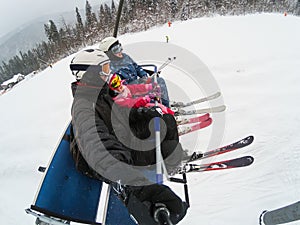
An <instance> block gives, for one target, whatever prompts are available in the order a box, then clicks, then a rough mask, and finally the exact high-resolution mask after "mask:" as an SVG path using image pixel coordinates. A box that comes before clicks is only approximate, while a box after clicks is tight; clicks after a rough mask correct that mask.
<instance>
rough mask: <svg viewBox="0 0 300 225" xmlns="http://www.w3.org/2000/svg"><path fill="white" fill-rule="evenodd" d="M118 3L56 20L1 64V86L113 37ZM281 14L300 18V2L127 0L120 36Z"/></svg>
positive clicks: (273, 0)
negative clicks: (183, 23) (207, 20)
mask: <svg viewBox="0 0 300 225" xmlns="http://www.w3.org/2000/svg"><path fill="white" fill-rule="evenodd" d="M117 11H118V4H117V3H116V2H115V1H114V0H112V1H111V3H110V4H106V3H104V4H101V5H100V7H99V8H97V9H93V8H92V6H91V5H90V3H89V2H88V0H87V1H86V5H85V15H84V18H85V19H84V20H83V17H82V15H80V12H79V9H78V8H76V9H75V14H76V22H75V24H67V23H66V22H65V21H64V20H62V26H60V28H58V26H57V24H55V23H54V22H53V20H49V22H48V23H47V24H44V30H45V33H46V36H47V38H48V40H47V41H43V42H41V43H37V45H36V47H35V48H33V49H31V50H29V51H27V52H19V54H18V55H15V56H14V57H13V58H11V59H10V60H8V61H7V62H2V65H0V83H2V82H3V81H5V80H8V79H10V78H11V77H12V76H13V75H14V74H18V73H21V74H24V75H26V74H29V73H31V72H33V71H37V70H42V69H44V68H46V67H47V66H49V65H51V64H52V63H54V62H56V61H58V60H60V59H62V58H64V57H66V56H68V55H70V54H72V53H74V52H77V51H78V50H80V49H81V48H83V47H85V46H87V45H91V44H94V43H96V42H98V41H100V40H101V39H103V38H104V37H107V36H112V35H113V29H114V26H115V20H116V16H117ZM263 12H279V13H284V12H286V13H289V14H294V15H297V16H299V15H300V0H124V5H123V9H122V15H121V20H120V24H119V31H118V34H119V35H121V34H124V33H129V32H138V31H143V30H147V29H149V28H151V27H153V26H159V25H162V24H165V23H167V22H168V21H180V20H188V19H192V18H199V17H211V16H215V15H245V14H251V13H263Z"/></svg>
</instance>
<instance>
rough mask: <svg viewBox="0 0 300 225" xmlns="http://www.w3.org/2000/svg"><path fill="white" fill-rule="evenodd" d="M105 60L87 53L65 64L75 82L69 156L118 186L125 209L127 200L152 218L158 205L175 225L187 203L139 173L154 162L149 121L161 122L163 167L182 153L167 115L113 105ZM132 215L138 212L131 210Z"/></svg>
mask: <svg viewBox="0 0 300 225" xmlns="http://www.w3.org/2000/svg"><path fill="white" fill-rule="evenodd" d="M109 62H110V61H109V58H108V57H107V56H106V54H105V53H103V52H102V51H100V50H98V49H89V50H84V51H81V52H80V53H78V54H77V55H76V56H75V57H74V58H73V60H72V62H71V64H70V68H71V70H72V73H73V74H74V75H75V76H76V79H77V82H74V83H73V84H72V89H73V94H74V101H73V105H72V111H71V112H72V126H73V133H74V137H75V139H74V140H75V142H76V146H77V147H76V148H75V147H74V146H75V145H71V146H73V147H72V148H71V152H72V154H73V155H74V152H75V151H76V150H78V152H77V154H80V156H81V157H82V159H83V160H84V161H85V163H86V164H87V165H88V167H89V168H90V169H91V170H92V171H94V173H95V174H96V176H95V177H97V178H98V179H101V180H103V181H105V182H107V183H109V184H111V185H112V186H114V187H116V186H118V187H120V186H121V187H122V188H121V189H122V190H125V191H124V192H122V193H125V195H124V194H123V195H122V198H123V201H124V203H125V205H127V206H128V205H131V206H132V204H130V202H132V199H138V200H139V202H141V203H142V204H143V206H145V207H146V208H147V210H149V213H150V215H152V216H153V215H155V213H154V214H153V212H154V211H153V210H154V209H155V207H156V206H157V205H161V204H162V205H164V206H165V207H166V208H167V210H168V211H169V212H170V218H171V220H172V222H173V223H174V224H176V223H178V222H179V221H180V220H181V219H182V218H183V217H184V216H185V214H186V210H187V205H186V204H185V203H184V202H183V201H182V200H181V199H180V198H179V197H178V196H177V195H176V194H175V193H174V192H173V191H172V190H171V189H170V188H169V187H167V186H165V185H159V184H155V183H153V182H152V181H150V180H149V179H148V178H147V177H146V176H145V173H144V171H145V170H149V169H153V168H155V163H156V162H155V161H156V158H155V141H154V136H153V135H154V132H153V130H154V128H153V118H154V117H160V118H161V119H160V121H161V140H162V143H161V149H162V156H163V158H164V162H165V164H166V167H167V169H168V170H172V169H174V168H176V167H177V166H178V165H179V164H180V162H181V157H182V155H183V150H182V147H181V145H180V143H179V139H178V131H177V126H176V121H175V119H174V117H173V116H172V115H168V114H166V115H162V114H161V112H160V109H159V108H156V107H152V108H127V107H121V106H119V105H117V104H114V101H113V98H112V95H113V93H112V92H111V90H110V89H109V87H108V85H107V79H108V75H109V74H110V69H109ZM77 159H78V157H77ZM75 161H76V159H75ZM120 195H121V194H120ZM133 205H135V204H133ZM129 211H130V212H132V207H130V210H129ZM138 212H139V209H136V210H134V213H138ZM137 217H138V216H137ZM139 222H140V224H147V223H144V222H145V221H139Z"/></svg>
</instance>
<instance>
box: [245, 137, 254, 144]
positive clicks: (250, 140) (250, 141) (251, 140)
mask: <svg viewBox="0 0 300 225" xmlns="http://www.w3.org/2000/svg"><path fill="white" fill-rule="evenodd" d="M247 141H248V143H249V144H251V143H252V142H253V141H254V136H253V135H249V136H248V137H247Z"/></svg>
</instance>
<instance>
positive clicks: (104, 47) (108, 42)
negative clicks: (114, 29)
mask: <svg viewBox="0 0 300 225" xmlns="http://www.w3.org/2000/svg"><path fill="white" fill-rule="evenodd" d="M115 43H117V44H118V43H119V41H118V39H117V38H115V37H106V38H104V39H103V40H102V41H101V42H100V44H99V49H100V50H101V51H103V52H108V51H109V50H110V48H111V46H112V45H114V44H115Z"/></svg>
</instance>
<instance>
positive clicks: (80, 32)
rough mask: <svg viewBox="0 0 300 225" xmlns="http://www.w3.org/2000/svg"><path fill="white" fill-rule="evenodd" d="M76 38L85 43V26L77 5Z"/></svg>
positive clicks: (78, 41)
mask: <svg viewBox="0 0 300 225" xmlns="http://www.w3.org/2000/svg"><path fill="white" fill-rule="evenodd" d="M76 20H77V23H76V39H77V43H78V44H79V43H84V26H83V22H82V19H81V15H80V13H79V9H78V8H77V7H76Z"/></svg>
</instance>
